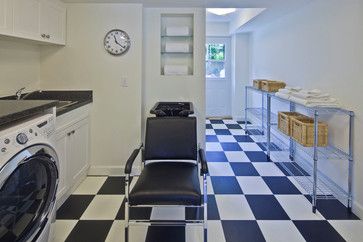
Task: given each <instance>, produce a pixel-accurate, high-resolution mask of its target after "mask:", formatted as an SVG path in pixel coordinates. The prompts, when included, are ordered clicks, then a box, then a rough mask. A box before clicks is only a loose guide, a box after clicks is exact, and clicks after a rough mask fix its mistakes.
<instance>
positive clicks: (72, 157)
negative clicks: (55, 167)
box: [67, 119, 89, 186]
mask: <svg viewBox="0 0 363 242" xmlns="http://www.w3.org/2000/svg"><path fill="white" fill-rule="evenodd" d="M71 133H72V134H71V135H70V136H69V143H68V147H67V149H68V150H69V156H68V157H69V163H68V164H69V169H68V171H69V179H70V181H71V182H72V186H74V185H75V184H77V183H79V182H80V179H81V178H82V176H83V175H84V174H85V173H86V172H87V169H88V166H89V162H88V159H89V154H88V152H89V124H88V119H84V120H82V121H80V122H78V123H77V124H75V125H73V126H72V131H71Z"/></svg>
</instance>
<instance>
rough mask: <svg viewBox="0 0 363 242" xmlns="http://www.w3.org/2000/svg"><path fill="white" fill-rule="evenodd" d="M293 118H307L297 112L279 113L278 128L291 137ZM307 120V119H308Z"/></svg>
mask: <svg viewBox="0 0 363 242" xmlns="http://www.w3.org/2000/svg"><path fill="white" fill-rule="evenodd" d="M293 117H306V116H305V115H303V114H301V113H297V112H279V113H278V128H279V130H280V131H281V132H282V133H284V134H286V135H288V136H290V135H291V134H292V131H291V128H292V127H291V118H293ZM306 118H307V117H306Z"/></svg>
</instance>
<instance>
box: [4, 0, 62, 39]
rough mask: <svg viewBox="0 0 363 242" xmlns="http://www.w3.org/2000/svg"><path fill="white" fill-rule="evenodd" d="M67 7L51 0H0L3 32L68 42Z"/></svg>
mask: <svg viewBox="0 0 363 242" xmlns="http://www.w3.org/2000/svg"><path fill="white" fill-rule="evenodd" d="M65 32H66V8H65V6H64V5H63V4H62V3H61V2H57V1H50V0H0V35H7V36H12V37H19V38H23V39H30V40H36V41H42V42H47V43H53V44H60V45H65V42H66V34H65Z"/></svg>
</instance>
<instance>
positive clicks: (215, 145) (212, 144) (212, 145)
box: [205, 142, 223, 151]
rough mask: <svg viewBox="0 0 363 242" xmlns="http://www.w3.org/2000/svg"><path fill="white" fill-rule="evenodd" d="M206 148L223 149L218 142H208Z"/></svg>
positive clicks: (212, 149) (210, 149)
mask: <svg viewBox="0 0 363 242" xmlns="http://www.w3.org/2000/svg"><path fill="white" fill-rule="evenodd" d="M205 149H206V150H207V151H223V148H222V146H221V144H220V143H218V142H207V143H206V144H205Z"/></svg>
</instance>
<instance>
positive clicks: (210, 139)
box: [205, 135, 219, 142]
mask: <svg viewBox="0 0 363 242" xmlns="http://www.w3.org/2000/svg"><path fill="white" fill-rule="evenodd" d="M205 141H206V142H219V140H218V137H217V135H206V136H205Z"/></svg>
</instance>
